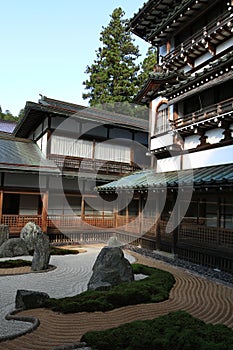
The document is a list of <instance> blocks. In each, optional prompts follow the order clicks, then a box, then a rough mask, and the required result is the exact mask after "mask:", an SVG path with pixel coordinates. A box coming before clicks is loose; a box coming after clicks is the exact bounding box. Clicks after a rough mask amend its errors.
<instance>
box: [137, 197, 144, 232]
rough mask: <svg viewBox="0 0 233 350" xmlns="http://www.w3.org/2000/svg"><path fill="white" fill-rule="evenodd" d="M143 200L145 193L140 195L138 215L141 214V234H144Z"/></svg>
mask: <svg viewBox="0 0 233 350" xmlns="http://www.w3.org/2000/svg"><path fill="white" fill-rule="evenodd" d="M142 201H143V195H142V194H141V195H140V196H139V212H138V216H139V234H140V235H142V231H143V211H142Z"/></svg>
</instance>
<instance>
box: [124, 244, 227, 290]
mask: <svg viewBox="0 0 233 350" xmlns="http://www.w3.org/2000/svg"><path fill="white" fill-rule="evenodd" d="M127 249H128V250H131V251H134V252H136V253H139V254H141V255H143V256H145V257H149V258H152V259H156V260H161V261H164V262H165V263H167V264H170V265H172V266H175V267H179V268H183V269H185V270H187V271H189V272H192V273H195V274H197V275H198V276H201V277H204V278H207V279H210V280H213V281H214V282H217V283H221V284H225V285H228V286H231V287H233V274H230V273H227V272H224V271H220V270H219V269H217V268H216V269H215V268H209V267H206V266H201V265H198V264H194V263H192V262H189V261H185V260H181V259H179V258H177V257H174V256H172V254H166V253H163V252H156V251H154V250H149V249H145V248H141V247H136V246H133V245H129V246H127Z"/></svg>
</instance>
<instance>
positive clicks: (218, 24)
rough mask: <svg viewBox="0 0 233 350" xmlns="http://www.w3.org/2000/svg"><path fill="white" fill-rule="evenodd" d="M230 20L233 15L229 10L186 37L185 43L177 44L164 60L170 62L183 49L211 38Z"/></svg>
mask: <svg viewBox="0 0 233 350" xmlns="http://www.w3.org/2000/svg"><path fill="white" fill-rule="evenodd" d="M230 21H231V17H230V16H229V13H228V12H227V13H225V14H224V15H220V16H219V17H217V18H215V19H214V21H212V22H210V23H209V24H208V25H207V26H205V27H204V28H202V29H200V30H199V31H198V32H197V33H195V34H194V35H193V36H191V37H189V38H188V39H186V40H185V41H184V42H183V43H181V44H180V45H178V46H176V47H175V48H174V49H173V50H171V51H170V52H169V53H168V54H167V55H166V56H164V57H163V60H164V62H168V63H169V61H170V60H173V59H174V58H176V57H177V56H180V55H181V54H182V52H183V51H188V50H190V49H191V48H192V47H193V45H194V44H196V43H198V42H202V41H203V39H204V38H205V37H207V38H209V37H211V34H212V33H215V32H216V31H217V30H220V31H221V30H222V27H223V26H225V25H228V23H229V22H230ZM223 40H224V39H223Z"/></svg>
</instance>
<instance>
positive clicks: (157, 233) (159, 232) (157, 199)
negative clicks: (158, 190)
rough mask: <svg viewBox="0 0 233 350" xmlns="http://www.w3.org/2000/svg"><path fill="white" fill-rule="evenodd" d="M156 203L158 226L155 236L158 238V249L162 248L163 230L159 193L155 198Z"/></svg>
mask: <svg viewBox="0 0 233 350" xmlns="http://www.w3.org/2000/svg"><path fill="white" fill-rule="evenodd" d="M155 205H156V213H155V215H156V227H155V238H156V250H160V248H161V231H160V215H161V199H160V195H159V194H158V195H157V196H156V199H155Z"/></svg>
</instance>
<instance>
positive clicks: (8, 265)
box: [0, 259, 32, 269]
mask: <svg viewBox="0 0 233 350" xmlns="http://www.w3.org/2000/svg"><path fill="white" fill-rule="evenodd" d="M31 264H32V263H31V261H27V260H23V259H17V260H5V261H0V268H1V269H12V268H14V267H23V266H31Z"/></svg>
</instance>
